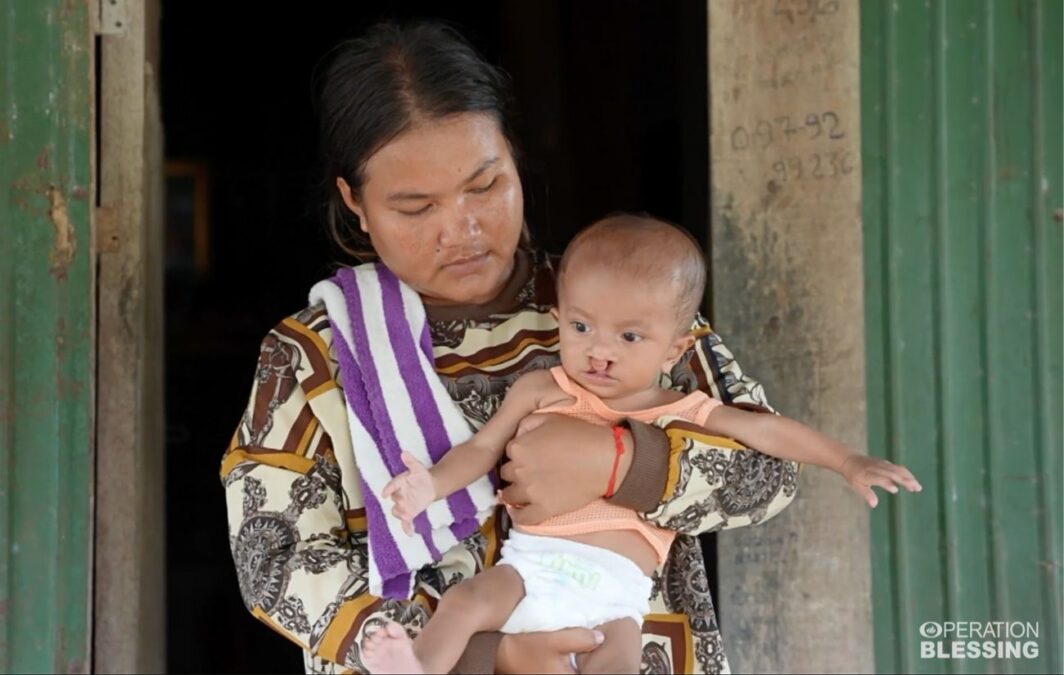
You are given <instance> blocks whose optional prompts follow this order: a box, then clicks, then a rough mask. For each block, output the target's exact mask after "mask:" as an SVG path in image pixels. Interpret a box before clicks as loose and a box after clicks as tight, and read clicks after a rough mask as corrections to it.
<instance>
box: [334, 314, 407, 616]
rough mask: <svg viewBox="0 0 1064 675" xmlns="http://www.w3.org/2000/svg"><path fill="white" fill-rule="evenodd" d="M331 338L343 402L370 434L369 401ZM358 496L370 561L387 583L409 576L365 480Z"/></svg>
mask: <svg viewBox="0 0 1064 675" xmlns="http://www.w3.org/2000/svg"><path fill="white" fill-rule="evenodd" d="M333 335H334V336H335V337H334V339H333V344H334V346H335V348H336V358H337V360H338V361H339V362H340V378H341V379H342V380H343V385H344V398H345V399H346V400H347V405H348V407H350V409H351V410H352V411H353V412H354V413H355V416H356V417H357V418H358V420H359V422H360V423H361V424H362V426H363V427H365V428H366V429H367V430H371V429H373V426H372V420H371V419H370V410H369V401H368V400H367V399H366V390H365V387H364V386H363V384H362V379H361V378H360V377H359V369H358V364H357V363H356V362H355V358H354V356H352V354H351V350H350V348H349V347H348V346H347V342H346V341H345V340H344V338H343V335H342V334H341V333H340V331H339V330H334V331H333ZM362 495H363V499H364V502H365V507H366V530H367V531H369V532H372V535H371V536H370V537H369V546H370V548H371V549H373V561H374V563H376V565H377V569H378V570H379V571H380V573H381V576H382V577H383V578H385V579H387V578H389V577H392V576H395V575H402V574H404V573H406V574H409V570H410V566H409V565H408V564H407V563H406V561H405V560H403V555H402V553H401V552H400V551H399V546H398V545H397V544H396V542H395V539H393V538H392V533H391V531H390V530H389V529H388V524H387V523H386V522H385V520H384V513H383V512H382V511H381V505H380V503H379V502H378V501H377V495H376V494H374V492H373V491H372V490H371V489H370V488H369V486H368V485H366V482H365V480H363V481H362ZM394 586H395V584H392V587H393V588H394ZM407 588H408V586H404V587H403V589H402V590H401V592H400V594H399V595H387V594H385V597H389V598H397V599H405V598H406V589H407Z"/></svg>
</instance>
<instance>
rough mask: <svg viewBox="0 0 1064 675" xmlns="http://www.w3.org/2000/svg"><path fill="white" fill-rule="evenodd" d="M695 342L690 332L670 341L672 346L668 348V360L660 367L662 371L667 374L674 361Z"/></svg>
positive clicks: (674, 363)
mask: <svg viewBox="0 0 1064 675" xmlns="http://www.w3.org/2000/svg"><path fill="white" fill-rule="evenodd" d="M694 344H695V338H694V336H693V335H691V334H689V333H688V334H684V335H682V336H680V337H678V338H676V340H675V341H674V342H673V343H672V347H670V348H669V354H668V360H667V361H666V362H665V364H664V365H663V366H662V367H661V370H662V372H664V373H666V374H668V373H669V372H671V371H672V367H673V366H675V365H676V362H677V361H679V360H680V357H681V356H683V355H684V353H685V352H687V350H688V349H690V348H691V347H693V346H694Z"/></svg>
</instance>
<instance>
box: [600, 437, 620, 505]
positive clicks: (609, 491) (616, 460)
mask: <svg viewBox="0 0 1064 675" xmlns="http://www.w3.org/2000/svg"><path fill="white" fill-rule="evenodd" d="M623 434H624V429H623V428H622V427H613V444H614V447H615V448H616V449H617V453H616V454H615V455H614V456H613V470H612V471H610V482H609V484H608V485H607V486H606V494H605V495H603V497H604V498H605V499H609V498H610V497H612V496H613V491H614V489H615V488H616V483H617V469H618V468H620V466H621V455H623V454H624V437H623Z"/></svg>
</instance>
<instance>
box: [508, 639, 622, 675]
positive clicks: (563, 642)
mask: <svg viewBox="0 0 1064 675" xmlns="http://www.w3.org/2000/svg"><path fill="white" fill-rule="evenodd" d="M602 639H603V636H602V633H600V632H599V631H597V630H590V629H588V628H566V629H565V630H558V631H554V632H553V633H515V634H512V635H503V636H502V640H500V641H499V653H498V656H497V657H496V660H495V672H496V673H514V674H516V673H575V672H576V669H575V668H573V665H572V661H571V660H570V659H569V655H570V654H581V653H583V652H590V651H592V650H594V649H595V648H596V647H598V646H599V645H600V644H602Z"/></svg>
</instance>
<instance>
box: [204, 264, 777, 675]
mask: <svg viewBox="0 0 1064 675" xmlns="http://www.w3.org/2000/svg"><path fill="white" fill-rule="evenodd" d="M553 303H554V269H553V265H552V261H551V260H550V259H549V258H548V257H547V256H545V255H542V254H521V255H519V259H518V268H517V272H516V273H515V274H514V279H513V281H512V282H511V284H510V286H509V288H507V289H506V290H505V291H504V293H503V294H502V296H501V297H500V298H499V299H498V300H496V301H494V302H493V303H491V305H490V306H486V307H485V306H482V307H477V308H475V309H474V310H462V309H460V308H453V307H452V308H446V309H441V308H432V307H430V308H427V309H428V313H429V320H430V328H431V334H432V339H433V346H434V353H435V358H436V368H437V371H438V373H439V374H440V376H441V378H442V379H443V381H444V383H445V385H446V386H447V389H448V391H449V392H450V394H451V396H452V398H454V400H455V402H456V403H457V404H458V405H459V406H460V408H461V409H462V411H463V412H464V414H465V416H466V417H467V419H468V420H469V421H470V423H471V424H473V425H474V426H475V427H479V426H481V425H482V424H483V423H484V422H485V421H486V420H487V419H488V418H489V417H490V416H491V415H492V414H494V412H495V410H496V409H497V408H498V406H499V403H500V402H501V401H502V398H503V396H505V394H506V391H507V389H508V388H509V386H510V385H511V384H512V383H513V382H514V380H516V379H517V378H518V377H519V376H520V375H521V374H522V373H524V372H526V371H529V370H534V369H540V368H549V367H551V366H554V365H556V364H557V363H558V357H557V349H558V344H557V343H558V326H557V322H556V321H555V320H554V319H553V318H552V317H551V315H550V313H549V309H550V307H551V306H552V305H553ZM694 330H695V331H696V334H697V335H698V340H697V343H696V346H695V348H694V349H692V350H691V351H690V352H689V353H688V354H687V356H686V358H684V359H683V360H681V361H680V363H678V364H677V366H676V368H675V369H674V370H673V372H672V374H671V378H669V379H668V380H667V381H666V382H665V383H664V384H666V385H667V386H671V387H674V388H676V389H682V390H685V391H690V390H693V389H695V388H699V389H702V390H704V391H706V392H707V393H709V394H710V395H711V396H714V397H717V398H719V399H721V400H722V401H724V402H725V403H740V404H753V405H758V406H761V407H764V408H768V404H767V402H766V400H765V396H764V392H763V390H762V389H761V387H760V385H758V384H757V383H756V382H754V381H753V380H751V379H750V378H749V377H747V376H745V375H744V374H743V372H742V370H741V369H740V368H739V364H738V363H737V362H736V361H735V359H734V357H733V356H732V355H731V353H730V352H729V351H728V350H727V348H726V347H725V346H724V344H723V343H722V342H721V340H720V338H719V337H718V336H717V335H716V334H714V333H713V332H712V331H711V330H710V328H709V326H708V324H706V323H705V322H704V321H699V322H698V323H697V325H696V326H695V327H694ZM344 405H345V403H344V400H343V393H342V390H341V388H340V385H339V383H338V381H337V363H336V357H335V355H334V353H333V351H332V330H331V327H330V325H329V319H328V316H326V315H325V313H324V310H323V309H322V308H321V307H320V306H319V307H311V308H308V309H306V310H304V311H302V312H300V313H298V314H296V315H294V316H292V317H289V318H287V319H285V320H283V321H282V322H281V323H280V324H278V325H277V326H276V327H275V328H274V329H273V330H272V331H270V333H269V334H268V335H267V336H266V338H265V339H264V340H263V342H262V348H261V351H260V355H259V362H258V367H257V368H256V371H255V376H254V381H253V386H252V391H251V397H250V400H249V403H248V407H247V409H246V410H245V412H244V415H243V417H242V419H241V420H240V424H239V426H238V427H237V430H236V433H235V434H234V435H233V439H232V441H231V443H230V445H229V448H228V450H227V451H226V453H225V456H224V458H223V460H222V467H221V478H222V482H223V485H224V487H225V491H226V496H227V504H228V517H229V537H230V545H231V547H232V553H233V560H234V562H235V564H236V570H237V577H238V579H239V584H240V591H241V594H242V596H243V598H244V602H245V604H246V605H247V607H248V610H249V611H250V612H251V613H252V614H253V615H254V616H255V617H256V618H258V619H260V620H261V621H263V622H264V623H266V624H268V625H269V626H271V627H272V628H273V629H274V630H276V631H277V632H279V633H281V634H282V635H284V636H285V637H287V638H288V639H290V640H291V641H292V642H294V643H296V644H298V645H299V646H300V647H301V648H303V649H304V651H305V662H306V666H307V671H308V672H363V671H364V670H365V669H364V667H363V666H362V662H361V659H360V645H361V642H362V638H363V636H364V635H365V634H366V631H367V629H370V631H371V632H372V629H374V628H375V627H376V626H378V625H380V624H381V623H382V622H383V621H386V620H388V619H392V620H395V621H399V622H400V623H402V624H404V625H405V626H407V627H408V628H409V629H410V630H412V631H415V632H416V631H417V630H419V629H420V627H421V626H423V625H424V623H425V621H426V620H427V619H428V617H429V615H430V614H431V612H432V610H433V609H434V608H435V606H436V602H437V600H438V598H439V597H440V594H441V593H442V592H443V591H444V590H445V589H446V588H447V587H448V586H450V585H451V584H454V583H456V582H457V581H459V580H461V579H464V578H466V577H468V576H470V575H472V574H475V573H476V572H477V571H478V570H480V569H483V568H484V567H485V566H490V565H492V564H494V563H495V562H496V560H497V558H498V554H499V545H500V541H501V539H502V538H504V537H505V532H506V529H507V527H508V523H507V522H506V516H505V511H503V510H501V509H500V510H499V511H498V512H497V513H496V516H495V517H493V518H491V519H490V520H489V521H488V522H487V523H486V524H485V526H484V527H483V528H482V529H481V531H480V532H479V533H478V534H477V535H475V536H473V537H471V538H469V539H468V540H466V541H465V542H464V543H463V545H461V546H457V547H455V548H454V549H452V550H450V551H448V552H446V554H445V555H444V557H443V560H441V561H440V563H439V564H438V565H437V566H436V567H435V568H426V569H424V570H422V571H421V572H420V573H419V574H418V578H417V584H416V595H415V598H414V600H413V601H411V602H397V601H385V600H381V599H380V598H376V597H373V596H371V595H370V594H369V593H368V590H367V589H368V582H367V566H366V556H367V546H366V519H365V511H364V509H363V501H362V492H361V486H360V480H359V473H358V468H357V467H356V466H355V465H354V459H353V453H352V450H351V438H350V434H349V432H348V429H347V416H346V413H345V409H344ZM656 426H657V427H659V428H660V429H661V430H663V432H664V433H662V431H651V432H647V431H645V430H644V431H642V432H641V433H639V434H637V435H636V439H637V447H636V459H635V460H634V461H633V470H632V473H631V474H630V477H629V478H628V479H626V481H625V484H626V485H625V486H622V488H624V487H627V490H625V489H622V490H620V491H618V495H617V496H616V497H615V499H617V500H618V503H622V504H625V505H630V504H634V503H641V504H646V505H648V506H649V505H651V504H656V506H654V507H653V508H649V509H648V510H647V512H646V513H644V514H643V515H644V517H645V518H647V519H648V520H651V521H653V522H655V523H657V524H659V525H661V526H663V527H668V528H670V529H674V530H676V531H678V532H680V533H681V536H679V537H677V538H676V542H675V544H674V545H673V549H672V552H671V554H670V557H669V559H668V561H667V562H666V564H665V565H664V566H663V567H662V568H661V569H659V570H657V572H656V573H655V575H654V591H653V597H652V598H651V614H650V615H649V616H648V617H647V619H646V621H645V623H644V647H643V672H646V673H669V672H677V673H703V672H704V673H717V672H727V671H728V662H727V659H726V658H725V656H724V651H723V647H722V644H721V637H720V631H719V628H718V626H717V620H716V615H715V613H714V610H713V603H712V600H711V598H710V595H709V584H708V580H707V577H706V570H705V565H704V562H703V560H702V553H701V550H700V548H699V546H698V541H697V540H696V539H695V538H694V536H684V535H696V534H698V533H701V532H709V531H714V530H720V529H725V528H733V527H740V526H743V525H750V524H755V523H758V522H761V521H763V520H765V519H768V518H771V517H772V516H774V515H775V514H776V513H778V512H779V511H780V510H782V509H783V508H784V507H785V506H787V505H788V504H789V503H790V502H791V501H792V500H793V498H794V495H795V490H796V485H797V465H796V464H794V463H791V462H782V461H779V460H776V459H772V458H770V457H767V456H765V455H762V454H760V453H758V452H756V451H752V450H747V449H745V448H743V447H742V446H740V445H739V444H737V443H735V442H733V441H731V440H729V439H724V438H719V437H713V436H710V435H708V434H707V433H706V432H705V430H703V429H701V428H699V427H696V426H694V425H692V424H690V423H688V422H685V421H683V420H679V419H662V420H659V422H658V423H657V424H656ZM633 431H635V430H633ZM648 433H652V434H656V436H651V435H648ZM648 439H649V440H648ZM656 439H660V440H656ZM640 467H642V468H640ZM643 468H645V469H646V470H645V471H644V470H643ZM637 470H638V472H639V473H640V474H647V473H653V474H655V475H658V476H666V478H665V489H664V491H663V492H661V493H660V494H656V493H655V492H654V491H651V492H650V493H649V494H641V493H645V492H646V488H645V487H644V486H643V484H642V483H640V480H641V476H640V475H636V474H637ZM645 482H646V484H647V485H656V486H657V487H655V488H654V490H657V491H660V485H661V482H660V480H659V481H657V482H656V483H655V482H654V481H653V480H651V481H645ZM625 500H627V501H625ZM485 637H486V636H485ZM495 644H497V643H496V642H492V641H491V640H490V639H486V640H484V641H482V642H481V643H480V645H481V646H480V647H477V643H476V642H475V643H474V645H471V647H470V650H469V651H468V652H467V657H466V659H464V660H463V664H464V665H465V667H466V668H467V669H472V670H477V671H482V672H487V671H490V670H491V667H492V664H493V661H494V653H493V646H494V645H495ZM484 645H487V647H485V646H484ZM478 649H480V651H481V652H491V653H477V650H478Z"/></svg>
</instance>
